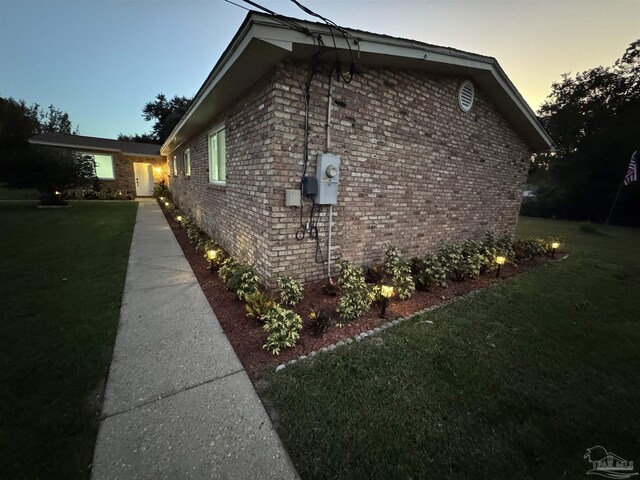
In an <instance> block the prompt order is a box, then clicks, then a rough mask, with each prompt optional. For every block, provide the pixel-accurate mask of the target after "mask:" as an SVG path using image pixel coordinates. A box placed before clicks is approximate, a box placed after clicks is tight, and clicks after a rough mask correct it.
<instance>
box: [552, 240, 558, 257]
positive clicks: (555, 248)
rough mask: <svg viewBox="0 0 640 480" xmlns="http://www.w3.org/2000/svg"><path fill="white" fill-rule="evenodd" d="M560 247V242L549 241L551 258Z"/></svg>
mask: <svg viewBox="0 0 640 480" xmlns="http://www.w3.org/2000/svg"><path fill="white" fill-rule="evenodd" d="M558 248H560V242H551V258H553V257H555V256H556V250H557V249H558Z"/></svg>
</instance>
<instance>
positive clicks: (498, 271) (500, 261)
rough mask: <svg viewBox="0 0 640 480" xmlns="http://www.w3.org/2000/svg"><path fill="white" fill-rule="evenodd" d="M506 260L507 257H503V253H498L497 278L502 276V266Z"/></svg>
mask: <svg viewBox="0 0 640 480" xmlns="http://www.w3.org/2000/svg"><path fill="white" fill-rule="evenodd" d="M506 261H507V259H506V258H505V257H503V256H502V255H498V256H497V257H496V263H497V264H498V269H497V270H496V278H498V277H499V276H500V267H501V266H502V265H504V264H505V262H506Z"/></svg>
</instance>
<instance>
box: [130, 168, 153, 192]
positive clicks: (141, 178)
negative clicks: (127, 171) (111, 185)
mask: <svg viewBox="0 0 640 480" xmlns="http://www.w3.org/2000/svg"><path fill="white" fill-rule="evenodd" d="M133 174H134V175H135V177H136V196H138V197H150V196H152V195H153V169H152V168H151V164H150V163H135V162H134V164H133Z"/></svg>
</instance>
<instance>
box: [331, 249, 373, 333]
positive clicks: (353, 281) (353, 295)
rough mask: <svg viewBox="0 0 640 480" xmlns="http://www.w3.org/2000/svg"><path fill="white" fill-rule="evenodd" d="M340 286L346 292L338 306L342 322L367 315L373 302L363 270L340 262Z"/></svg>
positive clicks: (345, 262)
mask: <svg viewBox="0 0 640 480" xmlns="http://www.w3.org/2000/svg"><path fill="white" fill-rule="evenodd" d="M338 286H339V287H340V288H341V289H342V290H343V292H344V293H343V295H342V296H341V297H340V305H339V306H338V314H339V315H340V319H341V320H345V321H350V320H355V319H356V318H360V317H361V316H362V315H364V314H365V313H367V311H368V310H369V308H370V307H371V301H372V300H371V298H370V295H369V287H368V285H367V282H365V278H364V273H363V272H362V269H361V268H358V267H355V266H353V265H352V264H350V263H349V262H347V261H342V262H340V275H339V276H338Z"/></svg>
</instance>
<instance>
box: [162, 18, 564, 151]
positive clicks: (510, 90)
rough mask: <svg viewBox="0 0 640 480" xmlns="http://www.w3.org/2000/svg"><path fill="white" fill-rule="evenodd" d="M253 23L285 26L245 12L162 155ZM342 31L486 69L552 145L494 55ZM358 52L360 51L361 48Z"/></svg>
mask: <svg viewBox="0 0 640 480" xmlns="http://www.w3.org/2000/svg"><path fill="white" fill-rule="evenodd" d="M285 18H290V17H285ZM290 19H291V18H290ZM292 20H295V21H296V22H300V23H302V24H303V25H305V26H306V27H308V28H310V29H312V32H313V33H320V34H325V35H329V33H330V32H329V30H328V27H327V26H326V25H325V24H323V23H319V22H313V21H307V20H300V19H292ZM254 25H263V26H267V27H271V28H278V29H285V28H286V27H283V26H282V25H281V24H280V23H278V22H277V21H276V20H274V19H272V18H271V16H270V15H267V14H264V13H260V12H256V11H253V10H252V11H249V12H248V13H247V16H246V17H245V19H244V21H243V23H242V24H241V26H240V28H239V29H238V31H237V32H236V34H235V35H234V37H233V39H232V40H231V42H230V43H229V45H228V46H227V48H226V49H225V51H224V52H223V53H222V55H221V56H220V58H219V59H218V61H217V62H216V64H215V66H214V67H213V69H212V70H211V72H210V73H209V75H208V76H207V78H206V80H205V81H204V83H203V84H202V86H201V87H200V88H199V89H198V91H197V93H196V95H195V96H194V98H193V102H192V103H191V105H190V107H189V109H188V110H187V112H185V114H184V115H183V117H182V118H181V119H180V121H179V122H178V123H177V124H176V126H175V127H174V129H173V130H172V131H171V133H170V134H169V136H168V137H167V139H166V140H165V142H164V143H163V145H162V146H161V148H160V152H161V153H162V154H165V155H166V154H167V153H168V152H169V147H170V145H171V143H172V142H173V141H174V139H175V137H176V135H177V133H178V132H179V131H180V130H181V129H182V127H183V126H184V125H185V124H186V123H187V122H188V121H189V119H190V117H191V116H192V114H193V112H194V111H195V110H196V109H197V108H198V107H199V106H200V104H201V103H202V101H203V100H204V98H206V96H207V94H208V93H209V92H210V91H211V89H212V88H214V87H215V84H216V83H217V82H216V81H215V80H216V78H217V77H219V75H220V73H221V72H223V71H224V69H225V68H227V67H228V66H230V65H232V64H233V63H231V64H229V65H227V64H228V62H229V61H230V60H231V59H232V58H233V56H234V55H235V54H236V49H237V48H238V47H239V46H240V45H242V43H243V42H245V41H246V42H247V43H248V41H250V40H251V39H253V38H258V37H256V36H255V35H252V36H250V37H249V38H247V37H248V34H249V33H250V31H251V28H252V27H253V26H254ZM345 30H347V31H349V32H350V33H352V34H355V35H356V36H357V40H358V41H359V42H367V43H371V44H378V45H381V46H386V47H390V48H402V49H407V52H410V51H411V50H414V51H416V53H418V54H419V53H421V52H424V59H425V60H429V59H428V58H427V56H428V55H429V54H431V55H436V56H441V57H442V58H441V59H440V60H431V61H440V62H442V63H451V64H457V65H460V66H462V65H464V63H467V64H466V65H464V66H468V67H469V68H473V69H481V70H482V69H484V70H487V71H489V72H490V73H491V74H492V75H493V77H494V78H495V79H496V81H497V82H498V83H499V84H500V85H501V87H502V88H503V90H504V91H505V92H506V93H507V95H508V96H509V97H511V100H512V101H513V102H514V103H515V104H516V106H517V107H518V109H519V110H520V112H521V113H522V114H523V115H524V116H525V117H526V119H527V120H528V121H529V123H530V124H531V125H532V126H533V127H534V129H535V131H536V132H537V133H538V135H539V136H540V137H541V139H542V140H543V141H544V143H546V144H547V145H548V147H549V148H553V147H554V143H553V140H552V139H551V137H550V135H549V134H548V133H547V131H546V130H545V129H544V127H543V126H542V124H541V123H540V121H539V120H538V118H537V116H536V115H535V113H534V112H533V110H532V109H531V107H530V106H529V105H528V104H527V102H526V101H525V100H524V98H523V97H522V95H521V94H520V92H518V90H517V88H516V87H515V86H514V84H513V83H512V82H511V81H510V80H509V78H508V77H507V75H506V73H505V72H504V70H503V69H502V67H500V65H499V63H498V61H497V60H496V59H495V58H494V57H489V56H485V55H479V54H476V53H471V52H465V51H463V50H458V49H454V48H450V47H442V46H438V45H432V44H428V43H424V42H420V41H417V40H410V39H404V38H399V37H393V36H390V35H385V34H377V33H372V32H366V31H362V30H357V29H352V28H345ZM289 35H295V37H294V38H295V39H300V43H304V39H306V38H307V36H304V35H303V34H302V33H300V32H297V31H296V32H289ZM283 41H285V40H283ZM287 41H290V42H292V43H295V41H296V40H294V39H291V37H290V39H289V40H287ZM336 41H337V42H338V43H339V44H340V43H344V41H343V40H342V39H341V38H339V37H337V38H336ZM311 42H314V40H313V39H312V40H311ZM362 51H363V53H364V49H363V50H362ZM372 53H373V52H372ZM384 53H385V54H389V55H394V54H393V53H387V52H384ZM395 56H398V57H405V58H418V57H412V56H411V55H399V54H398V52H396V53H395ZM447 58H449V59H451V60H452V61H451V62H446V59H447ZM454 59H455V60H454ZM456 60H457V61H456ZM473 63H476V65H475V66H474V65H473ZM482 65H484V67H482Z"/></svg>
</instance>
